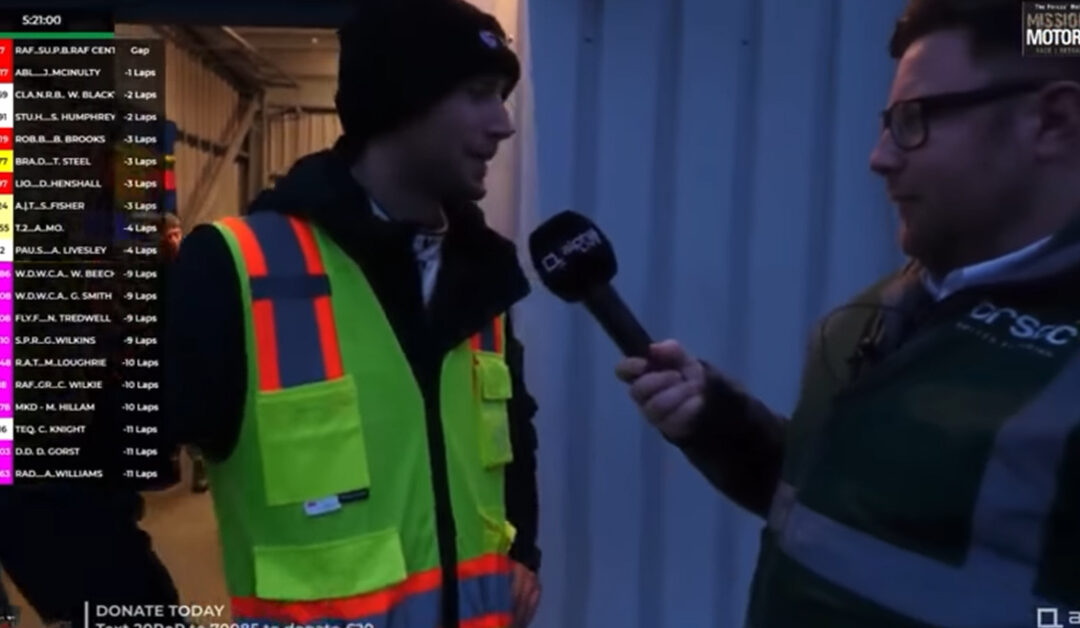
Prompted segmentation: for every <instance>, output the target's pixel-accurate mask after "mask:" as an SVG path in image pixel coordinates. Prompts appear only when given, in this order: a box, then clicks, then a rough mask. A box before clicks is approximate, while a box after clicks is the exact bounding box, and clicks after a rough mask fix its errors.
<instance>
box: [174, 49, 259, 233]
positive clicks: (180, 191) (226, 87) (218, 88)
mask: <svg viewBox="0 0 1080 628" xmlns="http://www.w3.org/2000/svg"><path fill="white" fill-rule="evenodd" d="M165 81H166V87H165V114H166V116H167V117H168V118H169V119H170V120H172V121H174V122H176V124H177V127H178V128H179V130H180V131H181V132H182V133H183V134H184V135H185V137H186V138H187V139H181V140H178V141H177V142H176V165H175V169H176V190H177V191H176V197H177V210H178V211H177V213H178V214H179V216H180V217H181V219H182V221H183V222H184V228H185V229H190V228H191V227H193V226H194V225H193V224H190V221H189V220H187V217H188V216H190V207H191V205H190V204H191V202H192V195H193V193H194V192H195V189H196V186H198V185H199V182H200V181H204V180H206V178H207V176H208V175H209V170H208V164H213V163H218V164H220V162H221V158H220V156H221V154H223V151H224V146H223V144H224V142H225V141H226V140H225V139H224V138H225V133H226V132H227V129H228V128H229V127H230V125H231V124H234V123H235V121H236V118H237V117H238V116H239V115H240V113H239V108H240V105H241V99H240V95H239V94H238V93H237V91H236V89H235V88H233V86H232V85H230V84H229V83H228V82H227V81H226V80H225V79H224V78H222V77H221V75H219V74H218V73H217V72H215V71H214V70H213V69H211V68H209V67H208V66H207V65H206V64H205V63H203V62H202V61H201V60H200V59H198V58H197V57H196V56H194V55H193V54H191V53H190V52H189V51H187V50H185V49H183V48H181V47H179V46H177V45H176V44H175V43H173V42H171V41H166V42H165ZM200 140H204V141H203V142H200ZM211 167H212V166H211ZM225 167H226V168H227V169H228V171H227V172H225V173H224V174H223V175H222V177H221V179H220V183H219V184H218V186H217V188H216V189H215V190H212V191H211V192H210V196H209V199H208V201H207V203H208V208H207V213H206V214H204V215H203V216H202V217H201V220H200V222H205V221H210V220H215V219H217V218H220V217H222V216H228V215H236V214H238V213H239V212H240V205H241V202H242V199H243V196H242V191H243V190H245V186H244V184H243V181H244V176H245V173H244V170H243V168H242V167H241V165H240V164H238V163H236V162H233V163H231V164H226V165H225Z"/></svg>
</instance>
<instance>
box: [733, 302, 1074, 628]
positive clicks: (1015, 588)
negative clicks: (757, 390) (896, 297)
mask: <svg viewBox="0 0 1080 628" xmlns="http://www.w3.org/2000/svg"><path fill="white" fill-rule="evenodd" d="M866 300H867V301H868V300H869V299H866ZM859 301H863V299H859ZM1028 302H1029V303H1031V301H1028ZM1023 303H1024V300H1023V298H1021V299H1017V302H1011V301H1007V300H1006V297H1001V298H1000V299H999V298H992V299H983V298H982V297H974V298H969V297H966V296H962V295H957V297H956V298H955V299H953V301H952V302H951V303H950V304H949V305H948V306H946V305H945V304H942V305H941V306H940V307H948V310H944V311H941V312H939V314H938V315H937V316H935V317H934V320H933V321H932V322H929V323H928V324H927V327H926V328H925V329H924V330H922V331H920V332H919V333H918V334H917V335H916V336H915V337H913V338H912V339H911V340H910V341H908V342H907V343H905V344H904V345H903V346H901V347H900V348H899V349H898V350H896V352H895V353H893V354H892V355H890V356H888V357H887V358H886V359H885V360H884V361H882V362H881V363H880V364H878V365H877V366H876V367H874V368H873V369H872V370H870V371H868V372H867V373H866V374H865V375H863V376H862V378H861V379H860V380H858V381H856V382H855V383H854V384H852V385H850V386H848V387H846V388H844V387H843V384H842V383H838V380H837V378H836V375H835V374H832V373H829V372H828V371H829V369H828V368H827V367H825V365H826V363H831V364H832V365H834V369H835V366H836V365H838V364H842V361H843V358H844V357H846V356H848V355H851V350H852V348H853V347H854V346H855V344H856V342H857V340H858V337H857V333H853V332H855V331H857V330H859V329H862V328H863V322H864V321H865V317H866V316H867V312H871V310H869V308H866V307H862V308H855V309H851V311H849V312H846V313H845V312H838V313H836V314H835V315H834V316H835V317H837V319H833V318H832V317H830V319H831V320H828V321H827V324H826V329H827V330H830V331H829V332H828V333H826V334H822V342H821V343H818V346H816V347H815V350H814V351H813V352H812V353H811V355H810V356H809V359H808V367H807V374H806V375H805V376H804V381H803V386H802V395H801V399H800V404H799V407H798V408H797V410H796V412H795V414H794V415H793V417H792V420H791V423H790V424H789V425H788V443H787V448H786V459H785V464H784V470H783V480H782V482H781V485H780V489H779V490H778V492H777V494H776V495H775V497H774V500H773V504H772V509H771V511H770V513H769V518H768V524H767V527H766V529H765V531H764V534H763V535H762V551H761V556H760V559H759V563H758V569H757V573H756V574H755V578H754V585H753V587H752V592H751V603H750V610H749V614H748V618H747V625H748V626H749V627H751V628H779V627H789V626H806V627H817V626H827V627H828V628H865V627H866V626H874V627H875V628H899V627H903V628H918V627H942V628H943V627H948V628H1017V627H1021V626H1036V625H1052V624H1050V623H1045V624H1043V623H1037V621H1038V615H1039V613H1040V612H1041V613H1043V614H1044V615H1045V616H1044V618H1043V621H1050V620H1049V618H1050V616H1051V613H1053V614H1056V615H1058V616H1060V617H1061V618H1063V621H1062V622H1061V623H1063V624H1065V623H1067V622H1066V621H1064V618H1065V617H1066V612H1067V611H1068V610H1070V609H1069V608H1068V601H1069V597H1070V596H1072V599H1073V600H1076V599H1078V598H1080V596H1078V595H1077V587H1076V585H1077V584H1078V583H1080V578H1078V577H1077V576H1078V574H1080V571H1078V570H1077V569H1076V562H1075V561H1076V560H1077V559H1080V556H1076V554H1077V551H1076V550H1077V547H1078V546H1077V540H1078V539H1080V533H1078V532H1077V530H1076V526H1075V519H1073V522H1074V523H1073V524H1072V525H1068V524H1067V522H1068V520H1069V517H1068V516H1066V517H1062V516H1061V513H1062V512H1067V511H1060V510H1057V509H1060V508H1062V505H1065V506H1064V507H1066V508H1075V506H1070V504H1071V505H1075V504H1076V493H1075V491H1074V489H1070V488H1069V486H1068V484H1067V483H1065V482H1068V481H1071V482H1075V481H1076V480H1066V479H1065V476H1064V475H1063V474H1062V469H1065V468H1067V467H1066V466H1065V465H1066V464H1069V463H1068V462H1067V452H1068V450H1069V449H1068V448H1069V447H1070V445H1069V442H1070V438H1075V435H1077V434H1080V403H1078V402H1080V384H1078V382H1080V338H1078V337H1077V336H1078V332H1080V329H1078V327H1077V325H1078V324H1080V323H1078V322H1077V319H1078V311H1077V310H1078V308H1077V307H1075V306H1072V307H1069V306H1064V307H1049V306H1042V305H1038V304H1035V305H1030V306H1027V307H1025V306H1024V305H1022V304H1023ZM840 317H847V318H849V319H851V320H850V324H845V323H844V322H841V321H840V320H838V319H839V318H840ZM841 377H842V376H841ZM1072 447H1073V448H1074V452H1075V445H1073V446H1072ZM1074 455H1075V453H1074ZM1073 462H1074V463H1075V461H1073ZM1072 468H1074V469H1075V468H1076V467H1075V466H1074V467H1072ZM1074 486H1075V485H1074ZM1054 517H1057V518H1056V519H1054ZM1050 521H1056V523H1055V524H1054V525H1048V522H1050ZM1069 553H1071V554H1072V557H1071V558H1069V557H1068V556H1067V555H1066V556H1064V557H1062V554H1069ZM1070 560H1071V561H1073V562H1071V563H1070V562H1069V561H1070ZM1070 565H1071V566H1070ZM1070 580H1071V582H1070ZM1040 609H1042V610H1041V611H1040ZM1071 610H1074V611H1075V610H1080V608H1074V609H1071Z"/></svg>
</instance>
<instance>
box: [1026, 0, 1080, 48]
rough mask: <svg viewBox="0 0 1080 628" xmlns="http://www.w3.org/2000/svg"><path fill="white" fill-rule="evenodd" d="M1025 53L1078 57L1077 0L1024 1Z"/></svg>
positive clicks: (1079, 19)
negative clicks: (1074, 0) (1071, 0)
mask: <svg viewBox="0 0 1080 628" xmlns="http://www.w3.org/2000/svg"><path fill="white" fill-rule="evenodd" d="M1023 11H1024V19H1023V28H1024V33H1023V37H1024V47H1023V54H1024V56H1026V57H1027V56H1030V57H1080V2H1024V3H1023Z"/></svg>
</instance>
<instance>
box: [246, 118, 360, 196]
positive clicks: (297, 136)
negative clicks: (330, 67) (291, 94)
mask: <svg viewBox="0 0 1080 628" xmlns="http://www.w3.org/2000/svg"><path fill="white" fill-rule="evenodd" d="M339 135H341V122H340V121H339V120H338V117H337V114H336V113H310V112H303V111H301V112H295V111H286V112H280V113H277V114H276V115H273V116H272V117H271V118H270V120H269V122H268V126H267V132H266V138H265V140H264V141H263V151H264V153H263V154H264V156H265V159H266V161H265V162H264V163H266V168H267V170H266V171H267V173H268V177H269V178H268V181H273V180H274V178H275V177H280V176H282V175H284V174H285V173H286V172H288V171H289V168H290V167H291V166H292V165H293V163H294V162H295V161H296V160H297V159H299V158H300V157H303V156H304V155H307V154H309V153H314V152H316V151H320V150H323V149H324V148H329V147H330V146H331V145H333V143H334V141H336V140H337V138H338V136H339Z"/></svg>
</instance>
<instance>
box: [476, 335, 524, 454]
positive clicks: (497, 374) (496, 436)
mask: <svg viewBox="0 0 1080 628" xmlns="http://www.w3.org/2000/svg"><path fill="white" fill-rule="evenodd" d="M475 356H476V360H475V361H474V365H475V366H474V368H475V369H476V382H477V385H478V387H479V392H480V421H479V423H480V425H479V433H480V460H481V462H482V463H483V464H484V466H485V467H486V468H491V467H497V466H501V465H505V464H508V463H509V462H511V461H512V460H513V459H514V454H513V448H512V447H511V444H510V421H509V415H508V410H507V405H508V402H509V400H510V399H511V397H513V385H512V383H511V381H510V368H509V367H508V366H507V365H506V361H505V360H504V359H503V357H502V356H501V355H499V354H497V353H489V352H484V351H478V352H476V353H475Z"/></svg>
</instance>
